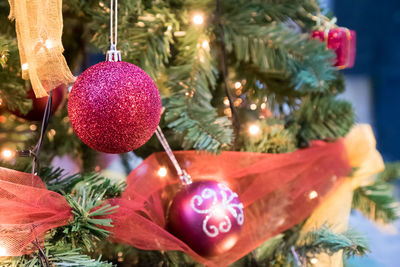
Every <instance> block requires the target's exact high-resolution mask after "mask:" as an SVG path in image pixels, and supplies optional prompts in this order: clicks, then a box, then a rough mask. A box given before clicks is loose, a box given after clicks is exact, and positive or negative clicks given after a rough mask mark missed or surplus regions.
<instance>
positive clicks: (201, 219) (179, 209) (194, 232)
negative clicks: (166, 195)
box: [167, 181, 244, 256]
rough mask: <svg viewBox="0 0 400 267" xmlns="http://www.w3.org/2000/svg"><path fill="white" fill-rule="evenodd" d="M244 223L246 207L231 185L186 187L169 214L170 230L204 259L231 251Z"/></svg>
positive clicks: (192, 185)
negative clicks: (244, 207) (244, 208)
mask: <svg viewBox="0 0 400 267" xmlns="http://www.w3.org/2000/svg"><path fill="white" fill-rule="evenodd" d="M243 221H244V215H243V204H242V203H241V202H240V200H239V197H238V195H237V194H236V193H235V192H233V191H232V190H231V189H230V188H229V187H228V186H227V185H225V184H223V183H219V182H216V181H199V182H195V183H192V184H190V185H185V186H184V187H183V188H182V190H181V191H180V192H178V193H177V195H176V196H175V198H174V201H173V202H172V205H171V207H170V210H169V217H168V227H167V228H168V230H169V231H170V232H171V233H173V234H174V235H175V236H176V237H178V238H180V239H181V240H182V241H184V242H185V243H186V244H188V245H189V246H190V247H191V248H192V249H193V250H194V251H196V252H197V253H198V254H200V255H203V256H214V255H218V254H221V253H224V252H226V251H228V250H229V249H231V248H232V247H233V246H234V245H235V244H236V242H237V240H238V238H239V233H240V230H241V228H242V225H243Z"/></svg>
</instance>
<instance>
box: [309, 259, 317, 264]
mask: <svg viewBox="0 0 400 267" xmlns="http://www.w3.org/2000/svg"><path fill="white" fill-rule="evenodd" d="M310 261H311V263H312V264H317V262H318V260H317V259H316V258H312V259H311V260H310Z"/></svg>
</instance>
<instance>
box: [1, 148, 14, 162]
mask: <svg viewBox="0 0 400 267" xmlns="http://www.w3.org/2000/svg"><path fill="white" fill-rule="evenodd" d="M13 155H14V153H13V152H12V151H11V150H10V149H8V148H5V149H3V151H1V157H2V158H3V159H5V160H9V159H11V158H12V157H13Z"/></svg>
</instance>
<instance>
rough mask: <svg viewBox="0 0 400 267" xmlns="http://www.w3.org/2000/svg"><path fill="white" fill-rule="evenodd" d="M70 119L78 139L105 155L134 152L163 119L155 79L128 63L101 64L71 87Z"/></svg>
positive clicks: (93, 67)
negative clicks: (161, 118)
mask: <svg viewBox="0 0 400 267" xmlns="http://www.w3.org/2000/svg"><path fill="white" fill-rule="evenodd" d="M68 116H69V120H70V122H71V125H72V128H73V129H74V131H75V133H76V134H77V135H78V137H79V138H80V139H81V140H82V141H83V142H84V143H85V144H87V145H88V146H90V147H91V148H93V149H95V150H98V151H101V152H106V153H125V152H129V151H132V150H134V149H136V148H138V147H140V146H142V145H143V144H144V143H146V142H147V140H149V139H150V137H151V136H152V135H153V133H154V132H155V130H156V128H157V126H158V123H159V122H160V116H161V99H160V94H159V92H158V90H157V87H156V86H155V84H154V82H153V80H152V79H151V78H150V76H149V75H147V74H146V72H144V71H143V70H142V69H140V68H139V67H137V66H135V65H133V64H130V63H128V62H123V61H119V62H108V61H106V62H101V63H98V64H96V65H94V66H92V67H90V68H88V69H87V70H86V71H84V72H83V73H82V74H81V75H80V76H79V77H78V79H77V81H76V82H75V84H74V86H73V87H72V91H71V93H70V96H69V102H68Z"/></svg>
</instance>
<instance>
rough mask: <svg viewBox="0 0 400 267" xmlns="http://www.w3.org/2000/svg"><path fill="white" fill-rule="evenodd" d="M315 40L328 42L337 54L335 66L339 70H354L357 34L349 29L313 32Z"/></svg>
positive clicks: (329, 46)
mask: <svg viewBox="0 0 400 267" xmlns="http://www.w3.org/2000/svg"><path fill="white" fill-rule="evenodd" d="M311 37H312V38H313V39H318V40H321V41H322V42H326V45H327V47H328V48H329V49H332V50H333V51H334V52H335V54H336V61H335V63H334V65H335V66H336V67H338V68H339V69H345V68H352V67H353V66H354V61H355V58H356V32H355V31H353V30H349V29H347V28H332V29H327V30H317V31H312V33H311Z"/></svg>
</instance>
